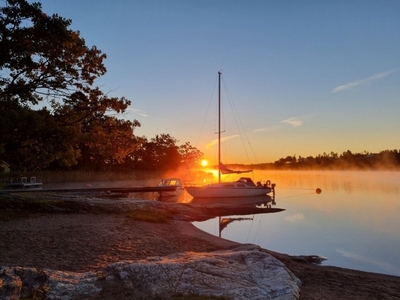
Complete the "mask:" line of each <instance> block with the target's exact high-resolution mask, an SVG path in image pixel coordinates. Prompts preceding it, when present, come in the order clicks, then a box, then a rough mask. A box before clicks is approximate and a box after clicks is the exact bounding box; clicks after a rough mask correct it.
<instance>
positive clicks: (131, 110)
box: [129, 108, 149, 117]
mask: <svg viewBox="0 0 400 300" xmlns="http://www.w3.org/2000/svg"><path fill="white" fill-rule="evenodd" d="M129 112H131V113H134V114H137V115H139V116H142V117H148V116H149V115H148V114H145V113H144V112H143V111H142V110H140V109H135V108H131V109H129Z"/></svg>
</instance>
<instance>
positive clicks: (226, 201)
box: [190, 195, 285, 237]
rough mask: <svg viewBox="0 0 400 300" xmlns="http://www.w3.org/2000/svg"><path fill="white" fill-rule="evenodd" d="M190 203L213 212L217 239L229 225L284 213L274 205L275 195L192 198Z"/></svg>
mask: <svg viewBox="0 0 400 300" xmlns="http://www.w3.org/2000/svg"><path fill="white" fill-rule="evenodd" d="M190 203H195V204H200V205H202V206H205V207H208V208H209V209H210V210H211V211H213V213H214V215H215V216H216V217H218V220H219V237H221V232H222V230H224V229H225V228H226V227H227V226H228V225H229V224H231V223H233V222H240V221H252V220H253V218H254V215H256V214H268V213H277V212H281V211H284V210H285V209H283V208H277V207H272V206H275V205H276V202H275V195H273V196H272V197H271V196H269V195H263V196H254V197H240V198H236V197H235V198H193V199H192V200H191V202H190Z"/></svg>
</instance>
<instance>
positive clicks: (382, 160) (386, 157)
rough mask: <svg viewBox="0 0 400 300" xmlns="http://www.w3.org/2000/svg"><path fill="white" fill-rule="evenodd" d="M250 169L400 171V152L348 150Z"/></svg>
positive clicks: (290, 159)
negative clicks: (354, 151) (359, 151)
mask: <svg viewBox="0 0 400 300" xmlns="http://www.w3.org/2000/svg"><path fill="white" fill-rule="evenodd" d="M236 166H237V167H240V166H239V165H236ZM243 167H244V166H243ZM246 167H248V166H246ZM250 167H251V168H253V169H258V170H353V169H355V170H400V150H384V151H381V152H379V153H370V152H367V151H364V152H363V153H352V152H351V151H350V150H347V151H345V152H343V153H342V154H338V153H335V152H331V153H329V154H328V153H325V152H324V153H323V154H319V155H317V156H315V157H313V156H307V157H302V156H299V157H296V155H293V156H287V157H285V158H280V159H278V160H277V161H275V162H273V163H260V164H252V165H250Z"/></svg>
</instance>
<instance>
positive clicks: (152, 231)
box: [0, 193, 400, 299]
mask: <svg viewBox="0 0 400 300" xmlns="http://www.w3.org/2000/svg"><path fill="white" fill-rule="evenodd" d="M0 199H1V200H0V212H1V214H2V216H3V220H2V221H0V240H1V241H2V243H1V247H0V266H2V267H1V268H2V270H0V283H1V285H0V299H18V297H15V296H14V298H12V297H11V296H10V291H12V290H13V289H12V286H13V283H12V280H11V278H14V279H15V280H16V281H14V286H15V287H16V289H18V282H20V285H19V286H20V290H19V296H24V295H25V296H26V295H32V293H42V294H41V295H42V296H43V297H42V298H39V299H59V298H57V297H59V296H60V295H61V294H63V295H64V296H63V298H62V299H116V298H118V299H132V296H133V295H136V298H139V299H140V297H141V298H142V299H145V298H146V299H148V298H153V299H168V298H171V299H179V298H174V297H178V295H186V296H187V295H189V292H188V291H192V293H193V294H196V295H201V294H204V295H214V296H220V297H226V298H225V299H229V298H235V297H236V298H235V299H249V297H248V295H250V294H249V293H253V294H251V295H252V296H251V297H250V298H253V299H257V295H259V299H265V298H266V297H267V296H266V295H267V294H268V295H270V296H273V295H274V297H271V298H272V299H298V298H299V297H300V299H400V291H399V288H398V287H399V286H400V278H399V277H395V276H387V275H382V274H374V273H365V272H359V271H355V270H347V269H342V268H335V267H325V266H317V265H315V264H313V263H310V262H308V261H307V260H299V259H298V258H295V259H294V258H293V257H290V256H288V255H285V254H280V253H274V252H271V251H268V250H266V249H261V248H259V247H258V246H256V245H240V244H237V243H234V242H231V241H227V240H224V239H220V238H217V237H215V236H212V235H209V234H207V233H204V232H202V231H200V230H198V229H197V228H195V227H194V226H193V225H192V224H190V223H189V221H193V220H203V219H208V218H210V217H213V216H215V215H218V214H220V213H221V209H226V208H221V207H219V208H218V207H213V208H210V207H208V208H207V207H201V206H199V205H193V204H176V203H162V202H158V201H149V200H133V199H126V198H117V199H104V198H101V197H98V196H89V195H87V196H82V195H76V194H46V193H43V194H42V193H39V194H38V193H35V194H34V195H29V193H28V194H27V193H25V194H19V195H18V194H12V195H11V194H9V195H6V194H2V195H0ZM138 211H142V212H146V213H147V214H148V215H158V214H159V215H161V216H162V217H163V218H164V219H163V218H161V219H159V220H156V221H154V220H150V222H149V220H147V221H141V220H138V219H137V217H135V216H132V214H131V212H138ZM15 213H16V214H17V215H18V214H19V215H22V216H23V218H19V217H18V216H15V217H13V218H10V219H9V220H5V219H6V217H4V216H7V215H12V214H15ZM145 216H146V214H145ZM178 256H179V257H180V258H179V259H178ZM222 257H223V258H222ZM246 257H247V258H246ZM249 257H250V258H252V259H253V260H251V259H250V258H249ZM254 257H256V258H254ZM172 261H173V262H175V263H174V264H172V263H171V262H172ZM182 261H184V262H186V263H182ZM258 261H259V262H263V261H264V263H260V264H257V263H256V262H258ZM188 262H192V263H194V262H196V263H194V264H195V265H196V266H203V267H201V268H200V269H196V267H193V266H191V267H189V266H190V264H188ZM117 265H118V268H120V269H119V270H120V271H121V270H123V271H121V272H122V273H121V272H120V273H119V275H118V276H116V275H115V274H117V273H118V272H117V273H116V271H115V268H116V266H117ZM150 265H151V266H152V267H153V268H161V269H158V271H157V272H152V273H155V274H159V275H160V276H161V275H162V274H169V277H171V275H170V274H175V275H176V274H180V276H181V277H179V276H178V277H177V278H180V279H179V280H177V279H176V280H175V281H174V280H172V281H171V282H175V284H171V285H170V286H171V287H174V289H170V290H168V289H167V287H165V285H162V284H160V282H164V281H168V280H167V279H165V278H164V279H162V278H161V277H159V278H157V277H156V278H154V279H153V280H154V281H151V280H150V279H149V276H147V277H146V280H147V281H146V283H145V284H144V283H143V284H137V285H135V286H132V282H137V283H138V282H139V281H138V278H136V277H134V278H133V277H132V276H133V275H132V274H131V273H132V272H133V273H135V274H136V273H138V274H140V273H141V274H146V273H145V272H137V269H138V268H139V266H141V267H144V268H148V267H149V266H150ZM178 265H180V266H181V267H180V269H176V266H178ZM271 265H274V266H277V267H278V268H277V269H275V270H274V271H272V270H270V269H269V266H271ZM205 266H207V268H206V267H205ZM227 266H230V268H228V267H227ZM243 266H246V268H245V269H240V268H242V267H243ZM211 267H212V268H211ZM239 269H240V270H241V271H240V272H238V270H239ZM126 270H136V271H135V272H134V271H132V272H131V273H130V272H127V271H126ZM160 270H163V271H160ZM167 270H168V271H167ZM196 270H197V271H198V272H199V273H196V272H195V271H196ZM205 270H206V271H205ZM243 270H249V272H250V273H247V274H246V273H245V272H244V271H243ZM35 272H36V273H35ZM163 272H164V273H163ZM188 273H190V274H192V275H193V276H197V277H190V276H186V275H185V276H186V277H185V276H183V275H182V274H188ZM236 273H241V274H243V276H244V277H240V278H236V279H234V278H235V277H234V276H233V275H234V274H236ZM18 274H19V275H18ZM21 274H22V275H21ZM24 274H25V275H24ZM27 274H28V275H29V274H30V275H29V276H28V275H27ZM32 274H37V276H36V275H32ZM121 274H125V275H126V276H127V277H124V276H125V275H124V276H122V275H121ZM129 274H130V275H129ZM195 274H197V275H195ZM200 274H202V276H203V275H205V274H206V275H207V276H206V277H204V278H202V280H194V281H195V282H199V281H200V282H204V283H206V284H207V282H208V281H207V280H210V278H212V280H211V282H215V284H214V286H215V287H216V288H215V289H214V290H212V291H211V289H210V288H209V287H210V286H212V284H210V283H208V285H206V286H207V287H208V288H206V287H205V286H196V287H194V286H191V285H190V284H189V282H190V278H192V279H191V280H192V281H193V278H199V277H198V276H200ZM222 274H225V275H224V276H226V277H223V276H220V275H222ZM229 274H230V275H229ZM257 274H258V275H259V276H258V277H257V276H256V275H257ZM277 274H278V275H277ZM35 276H36V277H35ZM182 276H183V277H182ZM209 276H211V277H209ZM246 276H248V277H246ZM169 277H168V278H169ZM221 277H222V278H225V280H226V278H230V279H231V280H232V281H227V282H230V283H229V284H230V285H229V286H230V288H229V289H227V288H223V287H222V286H221V283H219V284H216V280H217V279H218V278H221ZM18 278H19V281H18ZM34 278H36V279H35V280H34ZM37 278H39V279H37ZM44 278H45V279H46V280H44ZM66 278H67V279H68V278H69V279H68V280H70V281H71V282H75V285H68V284H69V283H68V282H66V281H65V280H67V279H66ZM72 278H75V279H72ZM79 278H81V279H79ZM82 278H83V279H82ZM121 278H130V279H129V280H128V279H126V280H125V279H124V280H122V279H121ZM171 278H174V277H171ZM182 278H185V279H188V281H184V280H183V279H182ZM249 278H253V279H254V278H259V279H258V280H253V281H251V280H250V279H249ZM283 278H286V279H285V280H283ZM78 279H79V280H78ZM89 279H90V280H89ZM206 279H207V280H206ZM10 280H11V281H10ZM40 280H41V281H40ZM57 280H59V281H57ZM63 280H64V281H63ZM82 280H83V281H82ZM274 280H277V281H278V282H281V283H282V282H285V284H278V283H277V281H274ZM40 282H41V284H40ZM82 282H84V283H85V284H89V283H90V284H89V285H88V286H86V288H88V291H91V292H90V293H86V292H85V290H86V289H85V288H83V287H82ZM88 282H89V283H88ZM240 282H249V283H248V284H246V285H245V286H244V287H243V286H241V285H240V284H239V283H240ZM300 282H301V284H300ZM183 283H185V284H183ZM180 284H182V286H185V287H186V290H185V289H182V288H179V286H180ZM66 286H69V287H70V288H69V289H67V288H66ZM89 286H91V287H90V288H89ZM160 286H164V289H165V290H163V289H161V290H160V291H161V292H159V293H158V294H157V293H153V294H152V293H151V292H150V291H156V290H157V289H158V288H160ZM233 286H235V287H236V289H234V288H232V287H233ZM60 287H62V289H60ZM288 287H290V289H288ZM10 288H11V289H10ZM93 289H94V290H96V291H97V292H93V291H94V290H93ZM67 290H68V291H69V292H68V291H67ZM14 291H15V290H14ZM79 291H80V292H79ZM163 291H164V292H163ZM229 291H231V292H229ZM232 291H236V292H234V293H233V292H232ZM279 291H281V292H279ZM7 292H8V294H7ZM6 294H7V295H8V296H6ZM11 294H12V293H11ZM17 294H18V293H17ZM14 295H16V294H14ZM6 297H8V298H6ZM10 297H11V298H10ZM210 297H211V296H210ZM25 299H27V298H25ZM194 299H195V298H194ZM210 299H212V298H210ZM214 299H215V298H214Z"/></svg>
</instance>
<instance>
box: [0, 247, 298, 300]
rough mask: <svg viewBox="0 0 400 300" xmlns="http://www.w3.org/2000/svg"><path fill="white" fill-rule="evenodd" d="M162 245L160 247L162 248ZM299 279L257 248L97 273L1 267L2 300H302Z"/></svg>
mask: <svg viewBox="0 0 400 300" xmlns="http://www.w3.org/2000/svg"><path fill="white" fill-rule="evenodd" d="M160 246H162V245H160ZM299 286H300V280H299V279H298V278H296V277H295V276H294V275H293V273H291V272H290V271H289V270H288V269H287V268H286V267H285V265H283V264H282V263H281V262H280V261H278V260H277V259H275V258H273V257H272V256H271V255H269V254H267V253H265V252H263V251H261V249H260V248H259V247H257V246H255V245H241V246H239V247H238V248H235V249H233V250H225V251H216V252H205V253H194V252H185V253H177V254H173V255H169V256H164V257H149V258H147V259H146V260H141V261H122V262H118V263H114V264H111V265H109V266H107V267H106V268H103V269H100V270H98V271H96V272H86V273H75V272H62V271H55V270H49V269H42V270H39V269H35V268H19V267H18V268H11V267H0V298H1V299H18V298H19V297H20V296H21V295H23V294H24V295H23V296H26V295H27V294H29V293H30V295H33V294H34V293H36V294H38V293H40V294H41V295H42V296H43V299H111V298H115V299H118V298H120V297H119V296H120V295H130V296H132V298H143V299H144V298H145V299H168V298H170V297H172V296H173V295H187V296H190V295H193V294H195V295H214V296H223V297H227V298H228V299H298V298H299V294H300V288H299Z"/></svg>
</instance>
